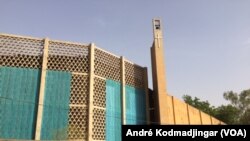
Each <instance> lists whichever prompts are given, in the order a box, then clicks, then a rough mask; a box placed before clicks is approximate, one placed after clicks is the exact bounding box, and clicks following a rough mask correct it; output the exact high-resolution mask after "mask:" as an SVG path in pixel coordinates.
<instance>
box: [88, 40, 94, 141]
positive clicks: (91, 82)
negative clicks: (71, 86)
mask: <svg viewBox="0 0 250 141" xmlns="http://www.w3.org/2000/svg"><path fill="white" fill-rule="evenodd" d="M94 53H95V45H94V44H93V43H91V44H90V49H89V64H90V69H89V111H88V141H92V138H93V130H92V129H93V110H94V105H93V96H94V69H95V68H94V63H95V62H94V59H95V56H94Z"/></svg>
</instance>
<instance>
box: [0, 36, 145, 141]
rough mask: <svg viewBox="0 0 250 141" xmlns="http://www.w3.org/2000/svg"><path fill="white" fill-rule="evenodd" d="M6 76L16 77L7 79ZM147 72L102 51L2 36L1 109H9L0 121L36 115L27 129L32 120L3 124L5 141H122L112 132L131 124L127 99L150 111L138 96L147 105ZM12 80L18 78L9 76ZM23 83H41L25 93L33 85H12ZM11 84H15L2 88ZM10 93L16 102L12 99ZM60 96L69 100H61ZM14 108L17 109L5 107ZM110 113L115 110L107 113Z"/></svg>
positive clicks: (1, 132)
mask: <svg viewBox="0 0 250 141" xmlns="http://www.w3.org/2000/svg"><path fill="white" fill-rule="evenodd" d="M6 68H7V69H6ZM6 70H8V71H9V72H13V73H4V72H6ZM19 71H20V72H21V73H19ZM31 72H37V73H34V74H33V73H31ZM146 72H147V71H146V68H143V67H141V66H138V65H135V64H133V63H131V62H129V61H127V60H125V59H124V58H123V57H117V56H115V55H113V54H111V53H109V52H106V51H104V50H102V49H100V48H97V47H95V45H94V44H89V45H85V44H79V43H71V42H63V41H54V40H49V39H47V38H46V39H37V38H31V37H21V36H15V35H6V34H0V92H1V93H0V103H4V104H2V105H1V106H0V113H1V114H0V121H8V120H7V119H8V118H10V117H9V116H11V115H15V116H18V114H17V113H14V112H18V111H19V112H21V111H24V110H23V108H25V110H26V111H33V113H34V114H33V115H32V117H30V119H31V120H29V122H28V124H25V123H27V119H23V118H21V117H20V118H19V117H11V118H10V119H13V120H15V119H19V120H18V121H11V122H12V123H13V124H10V122H6V123H4V125H2V124H3V123H2V122H0V139H24V140H34V139H36V140H45V139H46V140H106V139H108V140H110V141H112V140H120V137H118V136H120V135H121V134H120V131H119V130H117V131H114V130H111V128H112V127H116V128H121V126H119V124H120V125H121V124H122V122H123V123H124V124H126V121H128V120H130V119H129V118H130V117H126V113H125V111H126V108H127V106H126V103H128V102H126V99H128V98H130V97H131V96H132V98H133V100H134V101H135V103H137V100H138V103H139V104H138V103H137V104H135V106H140V107H144V108H145V107H147V105H148V104H147V101H146V100H144V101H141V100H139V99H136V98H137V97H138V96H136V94H137V92H136V91H140V96H139V97H141V96H143V95H144V98H143V99H147V89H148V84H147V73H146ZM26 73H29V74H26ZM10 74H15V75H12V76H8V75H10ZM21 74H22V76H19V75H21ZM1 75H4V77H3V76H1ZM34 75H36V76H34ZM20 78H22V79H23V80H25V81H24V82H37V83H34V85H30V86H26V87H27V88H28V87H30V88H32V89H30V91H22V87H23V85H28V84H22V83H21V82H20V83H14V81H13V80H15V79H20ZM10 79H11V83H8V82H5V83H3V81H9V80H10ZM18 82H19V81H18ZM107 82H108V83H107ZM12 83H13V85H12ZM6 84H9V85H11V86H9V85H6ZM14 84H15V85H14ZM35 84H36V85H35ZM107 87H108V90H107ZM127 87H131V88H130V89H131V90H132V91H131V90H129V91H130V93H131V94H130V93H128V94H130V96H126V94H127V93H126V88H127ZM15 88H16V90H20V91H21V92H20V93H19V92H15V93H19V94H15V93H13V92H14V91H12V89H15ZM10 91H11V94H13V95H14V96H12V97H7V96H6V95H8V94H9V93H10ZM60 93H63V95H64V97H60ZM15 95H16V96H15ZM19 95H21V96H19ZM29 95H32V96H33V99H32V100H31V101H25V100H23V99H20V98H21V97H22V98H25V97H26V96H29ZM67 97H68V98H67ZM127 97H128V98H127ZM139 97H138V98H139ZM115 98H117V99H115ZM57 99H59V100H57ZM60 99H61V100H60ZM107 99H108V101H109V102H108V103H107ZM12 103H14V105H16V106H6V104H7V105H10V104H12ZM25 103H28V105H27V104H26V106H25V107H24V106H18V105H25ZM117 104H120V105H118V106H117ZM114 106H116V107H114ZM131 106H133V105H130V107H131ZM12 107H14V108H15V109H11V108H12ZM106 107H110V108H111V110H109V111H108V112H106ZM134 109H138V108H137V107H133V109H130V110H132V111H134ZM146 109H147V108H145V110H146ZM146 111H147V110H146ZM134 112H136V111H134ZM36 113H37V114H36ZM122 113H123V114H122ZM142 113H144V115H140V119H138V120H141V119H144V120H145V121H142V122H140V123H147V122H146V116H147V115H148V114H147V113H145V112H142ZM27 115H28V113H27ZM65 115H67V116H65ZM122 115H123V116H122ZM135 115H136V116H138V115H137V114H136V113H135ZM61 116H63V117H61ZM132 116H133V117H132V118H133V119H132V120H137V119H136V116H134V115H132ZM24 117H25V118H27V116H24ZM141 117H143V118H141ZM50 119H53V121H52V120H50ZM147 120H149V119H148V118H147ZM15 122H19V123H18V125H22V127H19V128H14V127H12V126H15ZM107 122H108V124H107ZM65 123H66V124H65ZM117 125H118V126H117ZM7 126H10V127H9V128H6V127H7ZM26 126H27V127H26ZM109 126H110V127H109ZM16 129H18V131H16ZM46 129H47V130H46ZM112 132H116V134H117V135H118V136H117V135H114V134H112Z"/></svg>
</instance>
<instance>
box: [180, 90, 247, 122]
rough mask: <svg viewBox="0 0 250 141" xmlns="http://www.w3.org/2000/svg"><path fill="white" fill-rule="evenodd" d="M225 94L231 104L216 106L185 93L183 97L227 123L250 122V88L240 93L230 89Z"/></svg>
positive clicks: (187, 101)
mask: <svg viewBox="0 0 250 141" xmlns="http://www.w3.org/2000/svg"><path fill="white" fill-rule="evenodd" d="M223 96H224V98H225V99H226V100H227V101H229V102H230V104H228V105H221V106H218V107H214V106H212V105H211V104H210V103H209V102H208V101H201V100H200V99H199V98H197V97H195V98H192V97H191V96H189V95H184V96H183V99H184V101H185V102H186V103H187V104H189V105H191V106H193V107H195V108H197V109H200V110H201V111H203V112H205V113H207V114H209V115H211V116H214V117H216V118H217V119H219V120H221V121H223V122H225V123H226V124H250V89H248V90H244V91H242V92H241V93H239V94H238V93H235V92H233V91H228V92H225V93H224V94H223Z"/></svg>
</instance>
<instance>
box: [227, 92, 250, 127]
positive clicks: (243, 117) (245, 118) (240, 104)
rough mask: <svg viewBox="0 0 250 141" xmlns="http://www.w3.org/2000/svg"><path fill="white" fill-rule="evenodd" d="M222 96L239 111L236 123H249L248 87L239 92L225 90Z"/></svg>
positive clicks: (249, 93) (249, 96)
mask: <svg viewBox="0 0 250 141" xmlns="http://www.w3.org/2000/svg"><path fill="white" fill-rule="evenodd" d="M224 98H225V99H226V100H228V101H230V103H231V105H232V106H233V107H235V108H236V109H237V110H238V111H239V113H238V118H237V122H236V123H239V124H250V89H248V90H244V91H242V92H241V93H239V94H237V93H235V92H233V91H228V92H225V93H224Z"/></svg>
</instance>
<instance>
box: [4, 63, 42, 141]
mask: <svg viewBox="0 0 250 141" xmlns="http://www.w3.org/2000/svg"><path fill="white" fill-rule="evenodd" d="M39 83H40V71H39V70H38V69H27V68H15V67H0V138H2V139H26V140H28V139H34V133H35V123H36V114H37V101H38V93H39V85H40V84H39Z"/></svg>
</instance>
